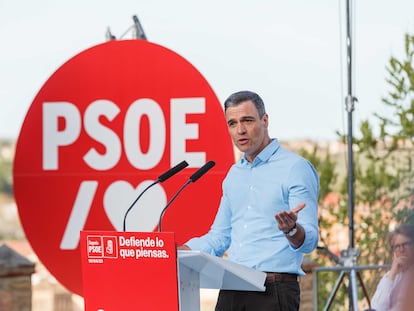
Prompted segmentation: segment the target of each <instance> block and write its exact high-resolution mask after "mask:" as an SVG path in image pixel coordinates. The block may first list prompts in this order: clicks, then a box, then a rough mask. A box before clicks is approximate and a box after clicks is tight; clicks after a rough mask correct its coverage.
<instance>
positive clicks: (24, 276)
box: [0, 244, 34, 311]
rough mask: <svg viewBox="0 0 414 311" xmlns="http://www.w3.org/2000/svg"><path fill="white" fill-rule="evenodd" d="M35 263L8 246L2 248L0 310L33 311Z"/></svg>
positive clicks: (0, 248)
mask: <svg viewBox="0 0 414 311" xmlns="http://www.w3.org/2000/svg"><path fill="white" fill-rule="evenodd" d="M33 273H34V263H32V262H30V261H29V260H27V259H26V258H24V257H23V256H21V255H20V254H18V253H16V252H15V251H14V250H12V249H11V248H9V247H8V246H7V245H6V244H3V245H1V246H0V310H1V311H31V309H32V281H31V276H32V274H33Z"/></svg>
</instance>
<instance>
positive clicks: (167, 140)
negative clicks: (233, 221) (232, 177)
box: [14, 40, 234, 295]
mask: <svg viewBox="0 0 414 311" xmlns="http://www.w3.org/2000/svg"><path fill="white" fill-rule="evenodd" d="M226 132H227V127H226V123H225V120H224V116H223V110H222V108H221V106H220V103H219V101H218V99H217V97H216V95H215V94H214V92H213V90H212V88H211V87H210V86H209V84H208V82H207V81H206V80H205V79H204V78H203V76H202V75H201V74H200V72H198V71H197V70H196V68H194V66H192V65H191V64H190V63H189V62H188V61H186V60H185V59H184V58H182V57H181V56H179V55H177V54H176V53H174V52H172V51H171V50H168V49H166V48H164V47H161V46H159V45H156V44H152V43H150V42H147V41H142V40H124V41H111V42H108V43H104V44H101V45H97V46H94V47H92V48H90V49H88V50H85V51H83V52H81V53H80V54H78V55H76V56H75V57H73V58H72V59H70V60H69V61H68V62H66V63H65V64H64V65H62V66H61V67H60V68H59V69H58V70H57V71H56V72H55V73H54V74H53V75H52V76H51V77H50V78H49V79H48V81H47V82H46V83H45V84H44V86H43V87H42V88H41V90H40V91H39V93H38V94H37V96H36V97H35V99H34V101H33V103H32V105H31V107H30V109H29V111H28V113H27V115H26V118H25V121H24V123H23V126H22V128H21V132H20V135H19V139H18V142H17V147H16V156H15V160H14V193H15V197H16V202H17V206H18V211H19V215H20V220H21V223H22V226H23V228H24V231H25V234H26V236H27V239H28V240H29V242H30V243H31V245H32V247H33V249H34V251H35V252H36V254H37V255H38V257H39V259H40V260H41V261H42V263H43V264H44V265H45V266H46V268H47V269H48V270H49V271H50V272H51V273H52V274H53V275H54V276H55V277H56V278H57V280H58V281H60V282H61V283H62V284H63V285H64V286H66V287H67V288H68V289H69V290H71V291H73V292H75V293H77V294H80V295H81V294H82V277H81V266H80V250H79V232H80V231H82V230H109V231H110V230H116V231H122V222H123V217H124V214H125V212H126V210H127V208H128V207H129V206H130V204H131V203H132V202H133V201H134V200H135V198H136V197H137V196H138V194H139V193H140V192H141V191H142V190H143V189H144V188H145V187H146V186H147V185H148V184H150V183H151V182H153V181H155V180H156V179H157V177H158V176H159V175H161V174H162V173H164V172H165V171H167V170H168V169H170V168H171V167H173V166H174V165H176V164H177V163H179V162H181V161H183V160H186V161H187V162H188V163H189V166H188V167H187V168H185V169H184V170H183V171H181V172H180V173H178V174H177V175H175V176H173V177H171V178H170V179H168V180H166V181H165V182H163V183H159V184H157V185H156V186H154V187H152V188H151V189H150V190H148V191H147V192H146V193H145V194H144V195H143V196H142V198H141V199H140V201H139V202H138V203H137V205H136V206H134V209H133V210H131V212H130V213H129V214H128V218H127V221H126V224H127V228H126V231H138V232H146V231H154V230H157V223H158V217H159V214H160V211H161V210H162V209H163V208H164V207H165V205H166V203H167V202H168V200H170V199H171V198H172V197H173V195H174V194H175V193H176V192H177V191H178V189H179V188H180V187H181V186H182V185H183V184H185V183H186V182H187V181H188V178H189V176H191V175H192V174H193V173H194V172H195V171H196V170H197V169H198V168H199V167H201V166H202V165H203V164H205V163H206V162H208V161H210V160H213V161H215V162H216V166H214V167H213V168H212V169H211V170H210V171H209V172H208V173H207V174H206V175H205V176H203V177H202V178H201V179H200V180H199V181H197V182H196V183H194V184H191V185H189V187H188V188H187V189H186V190H185V191H183V192H182V193H181V194H180V196H179V197H177V199H176V200H175V201H174V203H173V204H172V206H171V207H169V209H168V210H167V212H166V213H165V216H164V218H163V222H162V229H163V231H173V232H175V236H176V240H177V243H183V242H184V241H185V240H187V239H188V238H190V237H192V236H194V235H201V234H203V233H204V232H206V231H207V230H208V229H209V226H210V225H211V223H212V221H213V218H214V215H215V213H216V210H217V206H218V203H219V199H220V195H221V181H222V179H223V177H224V175H225V174H226V172H227V170H228V168H229V166H230V165H231V164H232V163H233V162H234V154H233V147H232V143H231V141H230V139H229V137H228V135H227V133H226Z"/></svg>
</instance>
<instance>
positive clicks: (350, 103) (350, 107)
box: [345, 0, 355, 248]
mask: <svg viewBox="0 0 414 311" xmlns="http://www.w3.org/2000/svg"><path fill="white" fill-rule="evenodd" d="M350 2H351V0H347V2H346V4H347V5H346V14H347V24H346V25H347V27H346V29H347V39H346V43H347V68H348V93H347V96H346V99H345V105H346V110H347V112H348V135H347V144H348V216H349V247H350V248H354V163H353V162H354V159H353V150H352V145H353V134H352V112H353V111H354V100H355V97H354V96H353V95H352V37H351V36H352V29H351V13H350V10H351V8H350V5H351V4H350Z"/></svg>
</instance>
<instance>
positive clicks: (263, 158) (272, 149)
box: [240, 138, 280, 166]
mask: <svg viewBox="0 0 414 311" xmlns="http://www.w3.org/2000/svg"><path fill="white" fill-rule="evenodd" d="M279 147H280V144H279V141H278V140H277V138H272V140H271V142H270V144H268V145H267V146H266V147H265V148H264V149H263V150H262V151H261V152H260V153H259V154H258V155H257V156H256V157H255V158H254V160H253V163H250V162H249V161H247V159H246V155H245V154H243V157H242V158H241V159H240V164H241V165H251V166H256V165H258V164H259V163H261V162H267V161H268V160H269V159H270V157H271V156H272V155H273V154H275V153H276V151H277V150H278V149H279Z"/></svg>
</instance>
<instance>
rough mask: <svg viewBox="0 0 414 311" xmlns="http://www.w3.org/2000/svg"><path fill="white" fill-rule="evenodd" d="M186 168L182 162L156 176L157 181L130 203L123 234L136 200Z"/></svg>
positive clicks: (185, 164)
mask: <svg viewBox="0 0 414 311" xmlns="http://www.w3.org/2000/svg"><path fill="white" fill-rule="evenodd" d="M187 166H188V163H187V162H186V161H182V162H180V163H178V164H177V165H176V166H174V167H173V168H171V169H169V170H168V171H166V172H165V173H164V174H161V175H160V176H158V178H157V180H156V181H154V182H153V183H152V184H150V185H149V186H148V187H146V188H145V189H144V190H143V191H142V192H141V193H140V194H139V196H138V197H137V198H136V199H135V201H134V202H132V204H131V205H130V206H129V207H128V209H127V211H126V212H125V214H124V223H123V226H122V229H123V231H124V232H125V231H126V230H125V227H126V218H127V215H128V214H129V212H130V211H131V209H132V208H133V207H134V205H135V204H136V203H137V202H138V200H139V199H140V198H141V197H142V195H143V194H144V193H145V192H146V191H147V190H148V189H149V188H151V187H152V186H154V185H156V184H158V183H160V182H164V181H166V180H167V179H168V178H170V177H172V176H174V175H175V174H177V173H178V172H179V171H181V170H183V169H184V168H186V167H187Z"/></svg>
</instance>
